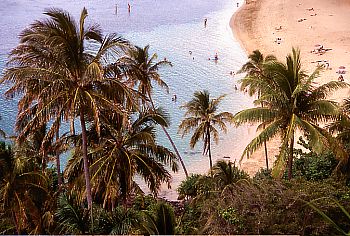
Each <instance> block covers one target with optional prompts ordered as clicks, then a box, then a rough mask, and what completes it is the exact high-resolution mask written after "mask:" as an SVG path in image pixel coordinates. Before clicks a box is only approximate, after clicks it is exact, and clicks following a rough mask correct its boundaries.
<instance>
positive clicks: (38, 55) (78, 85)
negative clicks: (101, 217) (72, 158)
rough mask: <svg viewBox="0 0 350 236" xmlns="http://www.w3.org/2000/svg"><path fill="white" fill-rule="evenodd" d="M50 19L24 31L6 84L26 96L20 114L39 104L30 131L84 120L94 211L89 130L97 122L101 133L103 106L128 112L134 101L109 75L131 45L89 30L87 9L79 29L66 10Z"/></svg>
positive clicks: (56, 11) (86, 173) (87, 175)
mask: <svg viewBox="0 0 350 236" xmlns="http://www.w3.org/2000/svg"><path fill="white" fill-rule="evenodd" d="M45 14H46V15H48V16H49V17H50V18H49V19H47V20H43V21H36V22H35V23H33V24H32V25H31V26H30V27H29V28H27V29H26V30H24V31H23V32H22V34H21V36H20V39H21V41H20V42H21V43H20V45H19V46H17V48H15V49H14V50H13V51H12V52H11V60H10V68H7V70H6V72H5V75H4V78H3V80H4V81H10V82H12V83H13V86H12V88H10V90H9V91H8V92H7V95H8V96H11V95H15V94H18V93H20V92H23V94H24V96H23V98H22V99H21V101H20V103H19V108H20V109H19V111H20V112H25V111H26V110H27V109H28V108H30V106H31V104H33V103H34V104H38V109H37V112H36V113H35V116H34V118H33V120H32V122H29V124H30V125H28V126H27V127H25V128H24V130H27V129H28V130H29V129H30V128H31V127H33V126H34V124H40V123H43V122H48V121H49V120H51V119H55V118H58V117H60V118H61V119H62V120H64V121H68V120H71V119H73V118H75V117H79V119H80V125H81V130H82V133H81V136H82V147H81V149H82V156H83V160H84V176H85V185H86V198H87V202H88V206H89V208H91V207H92V196H91V185H90V173H89V163H88V158H87V156H88V150H87V146H88V145H87V134H86V130H87V127H86V126H87V123H88V122H91V121H93V122H94V123H95V124H96V126H95V127H96V129H97V131H99V114H100V110H101V108H102V107H103V108H105V109H110V110H111V111H114V112H116V113H123V112H124V111H125V109H124V108H123V106H122V105H121V101H125V100H122V99H121V96H123V98H125V99H126V100H127V101H129V102H128V104H130V103H131V102H130V101H132V100H131V97H128V96H127V95H128V94H129V91H128V89H127V88H126V87H125V86H124V85H123V84H122V83H121V82H120V81H119V80H117V79H116V78H111V77H109V74H108V73H106V71H105V70H104V68H106V67H107V65H108V63H111V60H116V57H117V56H118V55H119V54H118V53H120V49H121V48H123V47H124V46H125V45H127V41H125V40H124V39H122V38H120V37H117V36H116V35H115V34H111V35H107V36H105V37H103V35H102V33H101V30H100V28H99V26H98V25H92V26H86V24H85V19H86V17H87V15H88V14H87V10H86V9H85V8H84V9H83V10H82V12H81V15H80V21H79V23H78V24H77V23H76V22H75V21H74V19H73V18H72V17H71V16H70V15H69V14H68V13H67V12H65V11H63V10H60V9H50V10H48V11H47V12H46V13H45ZM122 104H126V102H124V103H122ZM52 128H53V129H54V132H50V131H49V133H50V134H51V135H52V138H53V137H54V135H55V133H57V132H58V129H57V126H53V127H52Z"/></svg>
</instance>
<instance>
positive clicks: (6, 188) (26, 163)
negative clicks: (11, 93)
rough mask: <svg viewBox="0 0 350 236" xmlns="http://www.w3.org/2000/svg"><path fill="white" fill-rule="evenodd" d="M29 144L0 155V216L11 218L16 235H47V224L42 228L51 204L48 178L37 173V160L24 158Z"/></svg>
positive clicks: (38, 167)
mask: <svg viewBox="0 0 350 236" xmlns="http://www.w3.org/2000/svg"><path fill="white" fill-rule="evenodd" d="M32 141H33V140H31V141H28V144H27V143H25V144H24V145H21V146H20V147H19V146H15V148H14V149H5V150H3V152H2V153H1V154H2V155H1V156H0V170H1V175H0V177H1V179H0V209H1V212H2V213H4V215H3V217H6V218H8V219H11V221H12V223H13V225H14V226H15V233H16V234H46V233H49V232H48V231H47V230H48V228H49V225H48V224H47V225H46V226H47V228H45V227H44V224H45V223H44V220H45V219H44V218H45V217H44V215H49V214H50V209H47V207H48V204H49V203H52V202H51V199H52V196H51V193H50V192H49V186H48V184H49V183H48V176H46V175H43V174H41V173H40V162H37V161H36V160H37V159H34V158H32V157H31V156H26V155H24V154H25V152H24V150H25V149H26V146H33V143H31V142H32ZM29 143H31V144H29ZM26 144H27V145H26ZM49 207H53V205H51V206H49ZM46 223H48V222H46Z"/></svg>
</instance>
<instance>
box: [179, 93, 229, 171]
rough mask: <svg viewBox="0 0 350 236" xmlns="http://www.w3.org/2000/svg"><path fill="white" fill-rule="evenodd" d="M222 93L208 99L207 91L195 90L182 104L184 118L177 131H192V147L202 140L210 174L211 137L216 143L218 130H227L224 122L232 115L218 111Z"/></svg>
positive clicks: (185, 132) (211, 166)
mask: <svg viewBox="0 0 350 236" xmlns="http://www.w3.org/2000/svg"><path fill="white" fill-rule="evenodd" d="M223 98H224V95H222V96H220V97H218V98H214V99H210V94H209V92H208V91H206V90H204V91H197V92H195V93H194V97H193V98H192V99H191V100H190V101H189V102H187V103H186V104H185V105H183V108H185V109H186V112H185V117H186V118H185V119H184V120H183V121H182V122H181V123H180V125H179V132H180V133H182V137H184V135H186V134H188V133H190V132H191V131H194V132H193V135H192V137H191V140H190V147H191V148H194V147H195V145H196V144H197V143H198V141H199V140H203V142H204V144H203V145H204V146H203V154H205V155H207V154H208V155H209V163H210V173H211V175H212V168H213V164H212V157H211V145H210V142H211V139H212V138H211V137H213V139H214V141H215V142H216V143H218V141H219V132H218V130H217V128H216V127H218V128H219V129H220V130H222V131H224V132H225V133H226V132H227V128H226V122H229V123H231V122H232V118H233V115H232V114H231V113H229V112H220V113H218V109H219V104H220V102H221V101H222V99H223Z"/></svg>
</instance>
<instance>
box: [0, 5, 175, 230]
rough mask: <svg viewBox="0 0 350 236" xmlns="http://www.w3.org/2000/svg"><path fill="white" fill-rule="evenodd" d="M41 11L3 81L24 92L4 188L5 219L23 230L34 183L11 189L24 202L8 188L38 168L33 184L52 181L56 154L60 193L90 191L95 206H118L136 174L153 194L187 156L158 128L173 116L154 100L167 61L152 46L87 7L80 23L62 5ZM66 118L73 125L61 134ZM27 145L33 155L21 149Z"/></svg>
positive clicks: (18, 92)
mask: <svg viewBox="0 0 350 236" xmlns="http://www.w3.org/2000/svg"><path fill="white" fill-rule="evenodd" d="M45 14H46V15H47V16H48V18H47V19H45V20H40V21H35V22H34V23H33V24H31V25H30V26H29V27H28V28H26V29H25V30H24V31H23V32H22V33H21V34H20V43H19V45H18V46H17V47H16V48H14V49H13V50H12V51H11V53H10V57H9V63H8V65H7V68H6V70H5V73H4V75H3V78H2V80H1V83H9V84H10V86H11V87H10V89H9V90H8V91H7V92H6V96H8V97H14V96H19V102H18V116H17V120H16V124H15V130H16V132H17V134H18V136H17V137H16V140H15V142H16V149H18V150H19V151H18V152H17V151H15V152H13V153H12V154H11V155H8V157H7V158H8V159H9V160H8V162H9V164H8V165H9V166H10V167H11V168H8V169H6V168H5V169H6V170H7V171H6V173H9V175H8V176H5V177H6V178H4V181H2V182H1V186H0V187H1V194H2V201H1V203H2V207H4V208H5V207H6V206H8V204H17V205H16V206H14V207H13V208H11V209H12V212H10V213H9V216H11V217H10V219H11V218H12V219H13V222H14V224H15V225H16V228H17V232H18V233H21V232H22V231H21V229H23V227H22V225H21V222H22V223H23V224H24V222H25V221H27V222H26V224H29V221H28V220H27V219H28V218H29V217H28V214H29V212H28V211H27V210H22V208H24V206H25V202H26V201H25V200H24V199H29V195H28V189H26V191H27V192H24V193H23V198H21V197H20V196H21V195H20V194H17V193H16V192H13V191H12V193H14V194H15V196H17V200H18V201H15V202H10V201H7V200H4V199H8V198H10V195H8V194H7V192H6V191H7V190H6V187H8V186H10V185H13V186H12V187H16V188H17V187H18V188H21V187H20V186H21V185H18V184H17V183H16V182H14V181H16V178H17V177H18V178H24V177H25V178H27V177H29V176H33V175H32V174H35V175H36V176H37V177H36V179H35V181H34V180H33V178H32V180H33V181H34V182H33V186H36V187H38V188H39V187H40V186H46V185H42V184H43V183H44V182H46V184H48V183H49V182H48V181H49V180H48V178H47V177H48V176H49V175H48V174H47V172H48V168H47V167H48V163H50V161H53V160H55V161H56V168H57V173H55V175H57V183H58V189H59V191H62V189H65V190H66V189H70V190H72V189H73V190H74V191H75V192H77V193H79V197H80V199H84V198H86V201H87V204H88V208H89V209H91V208H92V203H93V201H95V202H99V203H101V204H103V206H104V207H105V208H107V209H113V208H114V207H115V206H116V204H117V203H119V202H120V200H121V199H123V200H124V202H126V196H128V195H129V194H130V193H132V192H133V191H137V189H139V187H138V185H137V184H136V182H135V181H134V176H135V175H140V176H141V178H142V179H143V180H144V181H145V182H146V183H147V185H148V186H149V188H150V190H151V191H152V192H153V193H155V194H156V193H157V192H158V191H159V187H160V185H161V183H163V182H165V183H169V182H170V178H171V175H170V172H169V171H170V170H172V171H177V169H178V165H177V161H178V159H179V158H181V157H180V156H175V155H174V154H173V152H172V151H170V150H169V149H168V148H165V147H164V146H161V145H159V144H158V143H157V141H156V137H155V135H156V132H155V129H156V126H157V125H160V126H162V127H163V128H164V130H165V131H166V129H165V128H166V127H167V126H168V123H169V122H168V120H167V118H166V116H165V115H164V114H163V112H162V111H161V110H159V109H157V108H156V107H155V106H154V104H153V101H152V90H153V83H154V82H155V83H157V84H158V85H160V86H161V87H163V88H165V89H167V85H166V83H165V82H164V81H163V80H161V78H160V75H159V74H158V69H159V67H161V66H164V65H169V64H170V63H169V62H167V61H157V55H156V54H151V53H150V52H149V46H146V47H144V48H140V47H137V46H134V45H132V44H131V43H130V42H128V41H127V40H125V39H123V38H122V37H120V36H117V35H116V34H108V35H103V34H102V31H101V29H100V27H99V26H98V25H96V24H93V25H87V23H86V18H87V16H88V12H87V10H86V9H85V8H84V9H83V10H82V12H81V15H80V19H79V22H76V21H75V20H74V18H73V17H72V16H71V15H70V14H69V13H67V12H65V11H63V10H60V9H49V10H48V11H47V12H46V13H45ZM77 123H78V124H79V127H78V128H77V130H80V131H81V133H77V131H76V127H75V125H76V124H77ZM65 124H70V132H66V133H63V131H64V128H62V125H65ZM169 138H170V136H169ZM26 146H28V149H27V150H29V148H32V151H33V152H28V151H27V152H24V151H23V149H24V147H26ZM67 150H70V151H71V156H72V158H70V161H69V163H68V164H67V166H66V169H65V172H64V174H65V178H63V177H62V176H61V172H62V171H61V167H60V166H61V165H60V155H61V154H62V153H63V152H66V151H67ZM26 154H27V155H26ZM21 158H22V159H21ZM24 160H26V161H24ZM181 161H182V160H181ZM12 162H13V163H12ZM29 162H31V163H29ZM1 164H3V163H1ZM30 164H31V165H30ZM18 165H19V166H18ZM26 166H29V169H26V168H27V167H26ZM166 166H168V167H169V168H166ZM4 175H5V172H4ZM12 175H14V176H12ZM7 177H8V179H7ZM40 178H42V179H40ZM64 180H66V181H64ZM38 181H39V182H40V183H39V182H38ZM26 183H27V184H28V182H26ZM47 186H48V185H47ZM43 189H45V191H46V190H48V188H44V187H43ZM19 190H20V189H19ZM43 191H44V190H43ZM45 191H44V192H45ZM9 192H10V191H9ZM12 197H13V196H12ZM48 197H50V196H48ZM51 197H52V196H51ZM14 199H16V198H15V197H14ZM34 205H35V204H34ZM39 232H40V231H39Z"/></svg>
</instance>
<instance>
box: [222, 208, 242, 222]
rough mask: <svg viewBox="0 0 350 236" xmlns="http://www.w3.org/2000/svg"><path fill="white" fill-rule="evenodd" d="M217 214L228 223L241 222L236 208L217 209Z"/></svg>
mask: <svg viewBox="0 0 350 236" xmlns="http://www.w3.org/2000/svg"><path fill="white" fill-rule="evenodd" d="M219 215H220V216H221V217H222V218H223V219H224V220H226V221H227V222H229V223H230V224H241V221H242V220H241V219H240V218H239V215H238V214H237V210H235V209H234V208H232V207H229V208H227V209H225V210H219Z"/></svg>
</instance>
